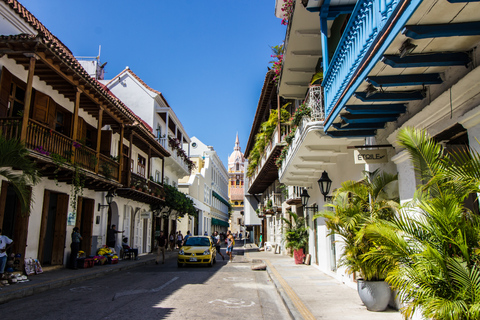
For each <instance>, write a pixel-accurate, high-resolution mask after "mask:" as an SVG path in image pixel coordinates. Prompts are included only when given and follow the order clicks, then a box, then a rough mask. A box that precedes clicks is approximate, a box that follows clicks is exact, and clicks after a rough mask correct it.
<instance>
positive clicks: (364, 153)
mask: <svg viewBox="0 0 480 320" xmlns="http://www.w3.org/2000/svg"><path fill="white" fill-rule="evenodd" d="M353 155H354V156H355V164H372V163H386V162H388V156H387V149H376V150H357V149H355V150H353Z"/></svg>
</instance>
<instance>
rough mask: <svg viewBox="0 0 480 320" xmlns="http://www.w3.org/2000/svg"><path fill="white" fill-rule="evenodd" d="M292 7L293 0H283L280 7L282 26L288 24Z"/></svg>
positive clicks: (293, 5)
mask: <svg viewBox="0 0 480 320" xmlns="http://www.w3.org/2000/svg"><path fill="white" fill-rule="evenodd" d="M294 7H295V1H294V0H283V5H282V8H281V10H282V11H283V19H282V22H281V23H282V24H283V25H284V26H286V25H288V23H289V22H290V21H291V19H292V16H293V9H294Z"/></svg>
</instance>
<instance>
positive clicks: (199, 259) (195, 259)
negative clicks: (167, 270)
mask: <svg viewBox="0 0 480 320" xmlns="http://www.w3.org/2000/svg"><path fill="white" fill-rule="evenodd" d="M216 256H217V250H216V248H215V246H214V245H213V242H212V239H211V238H210V237H208V236H191V237H189V238H188V239H187V240H186V241H185V243H184V244H183V246H182V247H181V248H180V250H179V251H178V258H177V265H178V267H183V266H184V265H185V264H187V265H190V264H192V265H202V264H204V265H208V266H209V267H211V266H213V264H214V263H215V262H216Z"/></svg>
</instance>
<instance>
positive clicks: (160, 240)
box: [155, 231, 167, 264]
mask: <svg viewBox="0 0 480 320" xmlns="http://www.w3.org/2000/svg"><path fill="white" fill-rule="evenodd" d="M157 244H158V248H157V258H156V259H155V263H156V264H158V262H159V261H160V253H162V257H163V260H162V264H164V263H165V249H166V247H167V237H165V235H164V234H163V231H160V236H158V237H157Z"/></svg>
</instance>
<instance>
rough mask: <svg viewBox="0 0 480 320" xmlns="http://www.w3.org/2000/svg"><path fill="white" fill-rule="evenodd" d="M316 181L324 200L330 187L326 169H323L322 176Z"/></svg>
mask: <svg viewBox="0 0 480 320" xmlns="http://www.w3.org/2000/svg"><path fill="white" fill-rule="evenodd" d="M317 182H318V186H319V187H320V192H321V193H322V194H323V197H324V199H325V201H327V194H328V193H329V192H330V187H331V186H332V180H330V178H329V177H328V173H327V172H326V171H323V173H322V176H321V177H320V179H318V181H317ZM302 201H303V197H302ZM307 201H308V200H307Z"/></svg>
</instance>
